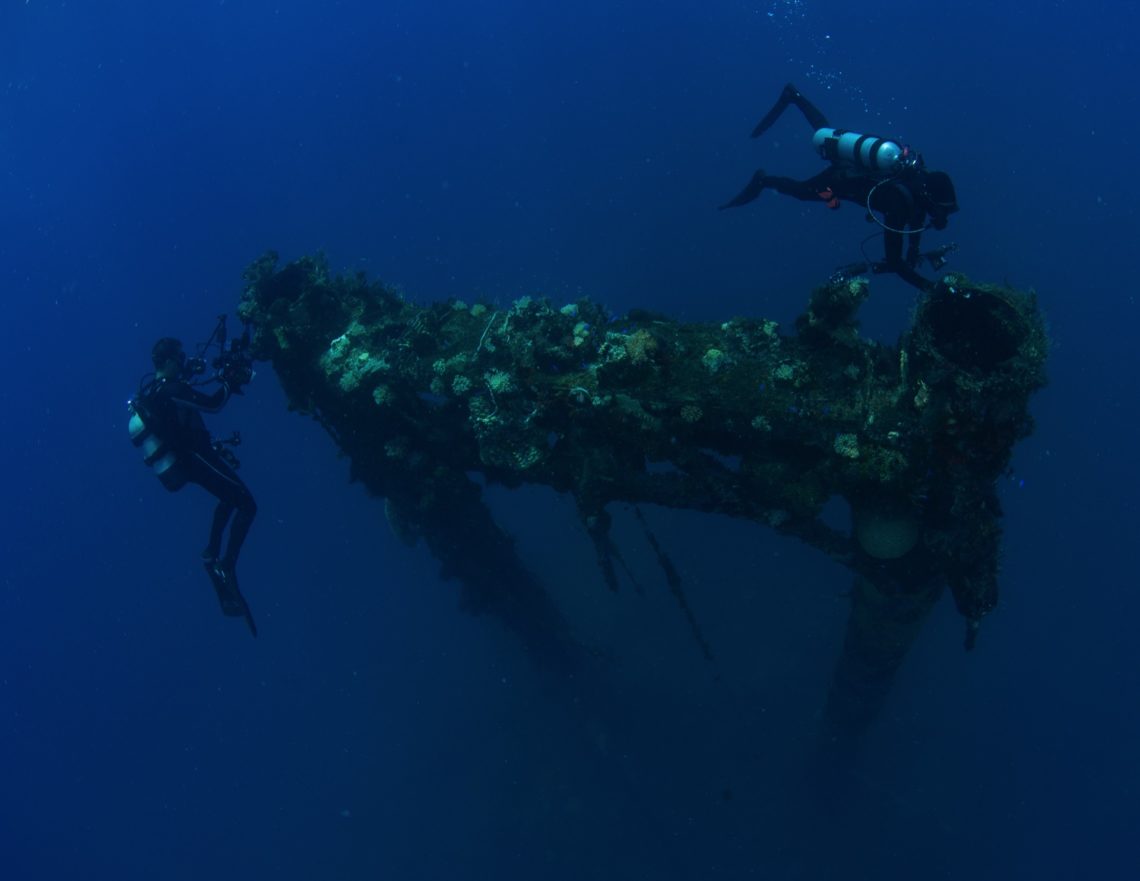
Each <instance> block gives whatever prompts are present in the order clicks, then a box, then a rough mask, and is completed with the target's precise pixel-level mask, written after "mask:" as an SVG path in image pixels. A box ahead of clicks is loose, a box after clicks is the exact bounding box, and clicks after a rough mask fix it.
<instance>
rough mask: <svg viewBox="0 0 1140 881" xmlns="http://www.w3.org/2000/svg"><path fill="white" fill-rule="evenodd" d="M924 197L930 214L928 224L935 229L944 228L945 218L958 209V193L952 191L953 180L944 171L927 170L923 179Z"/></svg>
mask: <svg viewBox="0 0 1140 881" xmlns="http://www.w3.org/2000/svg"><path fill="white" fill-rule="evenodd" d="M923 188H924V195H925V197H926V210H927V212H928V213H929V214H930V225H931V226H932V227H934V228H935V229H945V228H946V219H947V218H948V217H949V216H950V215H951V214H953V213H954V212H955V211H957V210H958V195H957V193H955V192H954V182H953V181H952V180H950V175H948V174H947V173H946V172H944V171H928V172H927V173H926V177H925V179H924V181H923Z"/></svg>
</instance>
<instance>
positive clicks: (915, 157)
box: [720, 83, 958, 290]
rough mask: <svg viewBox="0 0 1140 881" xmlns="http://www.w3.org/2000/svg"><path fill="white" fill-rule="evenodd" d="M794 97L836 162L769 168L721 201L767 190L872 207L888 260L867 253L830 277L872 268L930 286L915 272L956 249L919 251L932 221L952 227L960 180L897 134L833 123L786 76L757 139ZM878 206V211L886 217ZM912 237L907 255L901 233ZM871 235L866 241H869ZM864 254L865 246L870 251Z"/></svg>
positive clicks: (735, 202) (833, 204) (822, 149)
mask: <svg viewBox="0 0 1140 881" xmlns="http://www.w3.org/2000/svg"><path fill="white" fill-rule="evenodd" d="M790 104H794V105H795V106H796V107H797V108H798V109H799V111H800V112H801V113H802V114H803V115H804V118H805V119H806V120H807V122H808V125H810V126H811V128H812V131H813V132H814V134H813V136H812V144H813V145H814V146H815V148H816V149H817V150H818V151H819V155H820V156H821V157H822V158H824V159H827V160H829V161H830V163H831V164H830V165H829V166H828V167H827V168H825V169H824V170H823V171H821V172H820V173H819V174H817V175H815V177H811V178H808V179H807V180H803V181H799V180H793V179H792V178H788V177H775V176H773V175H768V174H765V173H764V171H763V170H760V171H757V172H756V173H755V174H754V175H752V180H750V181H749V182H748V185H747V186H746V187H745V188H744V189H743V190H741V191H740V192H739V193H738V194H737V195H736V196H735V197H734V198H733V199H732V200H731V201H729V202H726V203H725V204H724V205H721V206H720V208H721V209H722V210H723V209H725V208H736V207H738V206H740V205H746V204H748V203H749V202H751V201H752V200H753V199H755V198H756V197H757V196H759V195H760V193H761V192H762V191H763V190H765V189H772V190H775V191H776V192H778V193H783V194H784V195H785V196H792V197H794V198H796V199H800V200H801V201H805V202H822V203H823V204H825V205H826V206H827V207H828V208H831V209H833V210H834V209H837V208H839V205H840V203H841V202H855V203H856V204H859V205H862V206H863V207H864V208H865V209H866V211H867V220H868V221H872V222H874V223H877V224H879V226H881V227H882V228H883V232H882V235H883V249H884V253H885V259H884V260H881V261H872V260H869V259H868V260H867V261H866V262H864V263H853V264H851V265H850V266H844V267H842V268H840V269H839V270H838V271H837V272H836V273H835V274H834V275H833V276H832V277H831V281H832V282H839V281H842V280H844V279H847V278H851V277H853V276H856V275H862V274H863V273H866V272H872V273H876V274H878V273H883V272H893V273H895V274H897V275H898V276H899V277H900V278H902V279H903V280H905V281H907V282H909V283H910V284H912V285H914V286H915V287H917V288H920V289H921V290H929V289H930V287H931V286H932V284H933V283H932V282H931V281H929V280H927V279H926V278H924V277H923V276H922V275H921V274H919V272H918V271H917V267H918V265H919V264H920V263H921V261H922V260H923V259H924V258H925V259H926V260H928V261H929V262H930V265H931V267H932V268H934V269H935V270H937V269H941V268H942V266H943V265H944V264H945V263H946V256H947V254H949V253H950V252H951V251H954V250H957V246H956V245H953V244H949V245H943V246H942V247H941V248H938V249H936V250H934V251H930V252H928V253H925V254H924V253H920V251H919V241H920V239H921V238H922V232H923V231H924V230H926V229H928V228H931V227H933V228H934V229H937V230H942V229H945V228H946V223H947V218H948V217H949V215H951V214H953V213H954V212H955V211H957V210H958V200H957V196H956V195H955V193H954V183H953V182H952V181H951V180H950V175H948V174H946V172H944V171H930V170H929V169H927V168H926V165H925V163H924V162H923V160H922V156H921V155H920V154H918V153H916V152H914V151H913V150H912V149H911V148H910V147H909V146H905V145H902V144H900V143H899V142H897V141H892V140H887V139H885V138H879V137H875V136H873V135H863V134H858V133H856V132H850V131H847V130H846V129H837V128H832V127H831V126H829V125H828V122H827V119H826V117H824V115H823V114H822V113H820V112H819V110H818V108H816V107H815V105H814V104H812V103H811V102H810V101H808V99H807V98H805V97H804V96H803V94H802V93H801V92H800V91H799V89H797V88H796V87H795V86H793V85H792V84H791V83H788V84H787V85H786V86H784V90H783V92H781V93H780V97H779V98H778V99H777V101H776V103H775V105H773V107H772V109H771V110H769V111H768V113H767V114H766V115H765V116H764V118H763V119H762V120H760V122H759V124H757V126H756V128H755V129H753V131H752V137H754V138H758V137H760V135H762V134H764V132H766V131H768V129H769V128H771V127H772V125H773V124H774V123H775V122H776V120H777V119H779V117H780V114H782V113H783V112H784V110H785V109H787V107H788V105H790ZM875 212H880V213H881V214H882V217H881V218H880V217H879V215H878V214H876V213H875ZM904 238H906V239H907V247H906V254H905V256H904V254H903V239H904ZM866 241H867V240H864V245H865V244H866ZM864 257H866V252H864Z"/></svg>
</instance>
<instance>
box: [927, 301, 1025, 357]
mask: <svg viewBox="0 0 1140 881" xmlns="http://www.w3.org/2000/svg"><path fill="white" fill-rule="evenodd" d="M920 321H922V322H923V323H925V324H926V325H927V327H929V329H930V342H931V346H932V347H933V348H934V350H935V351H936V352H937V353H938V354H939V355H941V356H942V357H943V358H945V359H946V360H947V361H949V362H951V363H952V364H954V365H955V366H957V367H961V368H962V369H964V370H980V371H982V372H989V371H991V370H993V369H994V368H996V367H998V366H999V365H1000V364H1003V363H1004V362H1006V361H1008V360H1009V359H1010V358H1012V357H1013V356H1014V355H1016V354H1017V350H1018V347H1019V346H1020V345H1021V342H1022V338H1023V337H1024V334H1025V324H1024V322H1023V321H1022V319H1021V316H1020V315H1019V314H1018V312H1017V310H1016V309H1014V308H1013V306H1011V305H1010V304H1009V303H1008V302H1007V301H1006V300H1005V299H1004V298H1003V297H1001V296H1000V295H999V294H996V293H990V292H987V291H971V292H969V293H964V292H962V291H958V292H956V293H950V291H948V290H940V291H939V292H938V293H936V294H934V295H933V296H932V297H931V298H930V300H928V301H927V303H926V306H925V308H924V309H923V310H922V315H921V318H920Z"/></svg>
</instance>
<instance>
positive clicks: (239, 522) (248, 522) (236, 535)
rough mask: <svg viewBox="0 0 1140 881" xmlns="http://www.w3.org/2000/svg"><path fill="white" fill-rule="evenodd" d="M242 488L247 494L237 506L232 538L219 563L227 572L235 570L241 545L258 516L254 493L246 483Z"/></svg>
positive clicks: (231, 533) (231, 528) (231, 529)
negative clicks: (247, 487)
mask: <svg viewBox="0 0 1140 881" xmlns="http://www.w3.org/2000/svg"><path fill="white" fill-rule="evenodd" d="M242 489H243V490H245V495H244V498H243V499H242V501H241V504H239V505H238V507H237V513H236V514H234V522H233V524H232V525H231V526H230V540H229V542H228V543H227V545H226V555H225V556H224V557H222V559H221V560H219V561H218V562H219V565H221V567H222V568H223V569H225V570H226V571H227V572H233V571H234V567H235V566H236V565H237V558H238V554H240V553H241V546H242V544H243V543H244V542H245V537H246V535H248V534H249V528H250V527H251V526H252V525H253V518H254V517H256V516H257V502H255V501H254V500H253V494H252V493H251V492H250V491H249V490H248V489H246V488H245V484H242Z"/></svg>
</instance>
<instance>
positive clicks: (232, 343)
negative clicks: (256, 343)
mask: <svg viewBox="0 0 1140 881" xmlns="http://www.w3.org/2000/svg"><path fill="white" fill-rule="evenodd" d="M215 345H216V346H217V347H218V350H219V354H218V355H217V356H215V357H214V358H213V360H211V361H210V362H209V363H210V366H211V367H213V368H214V371H215V376H216V377H217V378H218V379H220V380H221V381H222V382H224V383H225V384H226V385H228V386H229V387H230V391H231V392H232V393H234V394H238V395H240V394H242V387H243V386H245V385H247V384H248V383H249V382H250V380H252V379H253V357H252V356H251V355H250V353H249V325H248V324H247V325H245V328H244V329H243V330H242V333H241V336H239V337H237V338H236V339H228V334H227V332H226V316H225V315H219V316H218V323H217V324H215V325H214V331H213V333H211V334H210V338H209V339H208V340H206V342H204V343H203V344H202V345H201V346H199V347H198V354H197V356H195V357H194V358H188V359H187V360H186V367H185V368H184V370H183V373H184V375H185V376H186V377H187V378H189V377H193V376H200V375H201V374H203V373H205V372H206V363H207V362H206V353H207V352H209V350H210V349H211V348H212V347H213V346H215Z"/></svg>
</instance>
